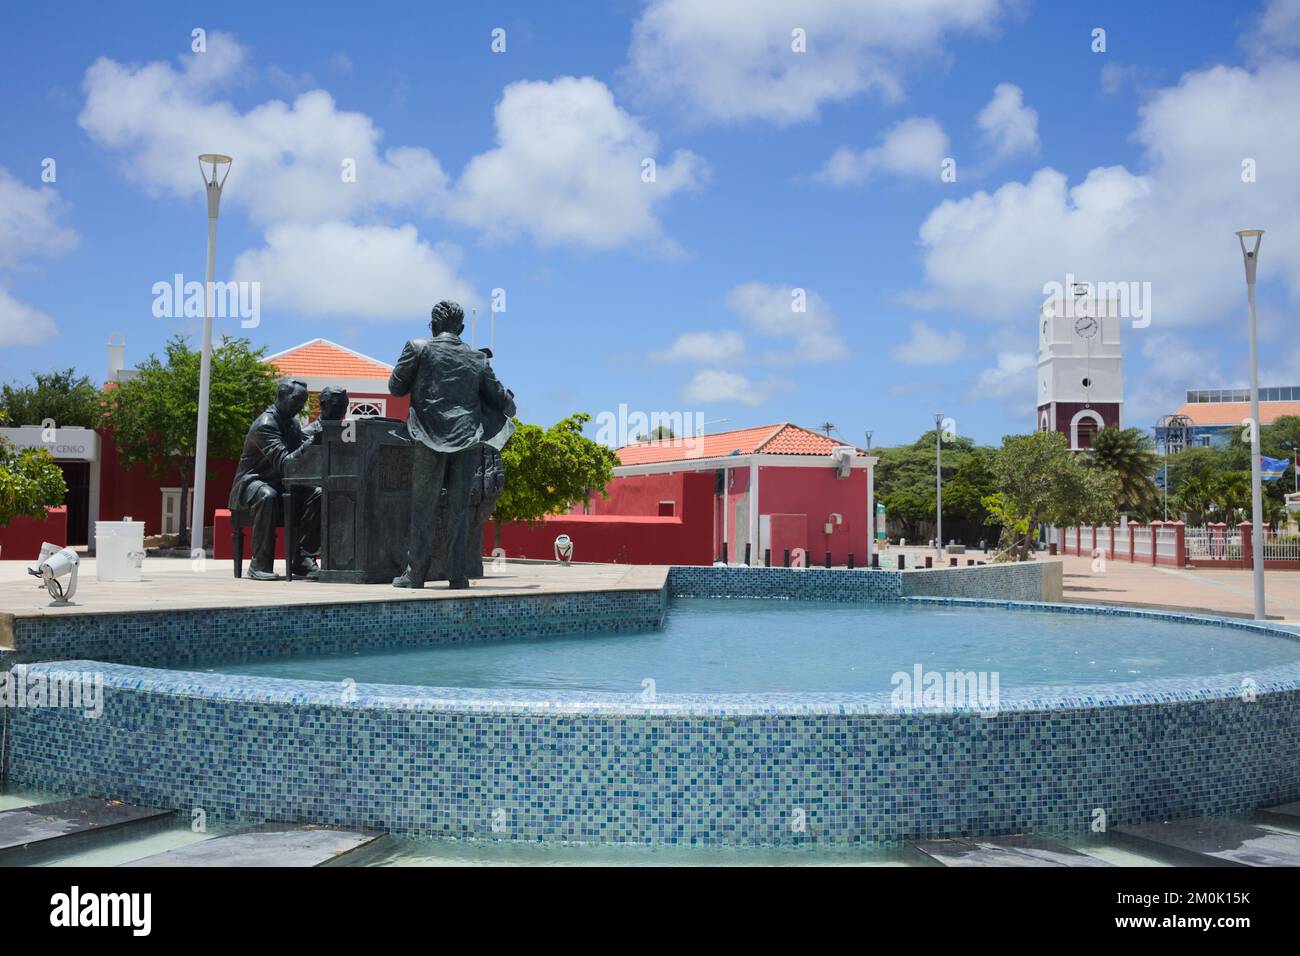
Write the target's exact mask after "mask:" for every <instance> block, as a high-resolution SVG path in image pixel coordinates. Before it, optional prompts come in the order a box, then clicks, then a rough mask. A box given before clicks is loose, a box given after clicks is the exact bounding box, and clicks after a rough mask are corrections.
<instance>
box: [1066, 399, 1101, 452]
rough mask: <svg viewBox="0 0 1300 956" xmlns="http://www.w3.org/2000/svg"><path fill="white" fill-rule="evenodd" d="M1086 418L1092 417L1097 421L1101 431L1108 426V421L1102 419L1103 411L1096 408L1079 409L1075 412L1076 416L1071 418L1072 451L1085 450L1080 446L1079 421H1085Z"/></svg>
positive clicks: (1098, 429) (1098, 428)
mask: <svg viewBox="0 0 1300 956" xmlns="http://www.w3.org/2000/svg"><path fill="white" fill-rule="evenodd" d="M1085 418H1091V419H1092V420H1093V421H1094V422H1096V423H1097V431H1101V430H1102V429H1103V428H1105V427H1106V422H1105V421H1104V420H1103V419H1102V417H1101V413H1100V412H1098V411H1097V410H1096V409H1095V408H1081V409H1079V410H1078V411H1077V412H1075V413H1074V417H1073V418H1071V419H1070V450H1071V451H1082V450H1083V449H1081V448H1080V447H1079V422H1081V421H1083V420H1084V419H1085Z"/></svg>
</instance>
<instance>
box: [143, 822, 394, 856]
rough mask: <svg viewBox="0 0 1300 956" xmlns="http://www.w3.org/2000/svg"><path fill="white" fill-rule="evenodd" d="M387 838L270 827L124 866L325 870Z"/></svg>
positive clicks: (301, 827)
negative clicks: (308, 867)
mask: <svg viewBox="0 0 1300 956" xmlns="http://www.w3.org/2000/svg"><path fill="white" fill-rule="evenodd" d="M386 835H387V834H385V833H384V832H383V831H382V830H344V829H340V828H337V827H325V826H314V825H311V824H302V825H298V824H285V823H268V824H266V825H265V826H260V827H255V828H253V829H251V830H241V831H239V832H238V833H229V834H226V835H224V836H217V837H213V838H212V839H210V840H201V841H199V842H198V843H190V844H187V845H186V846H180V847H176V848H175V849H171V850H166V851H164V852H162V853H156V854H154V855H153V856H146V857H143V858H141V859H139V860H132V861H131V862H130V863H124V864H122V865H123V866H249V867H252V866H281V867H284V866H294V867H305V866H325V865H327V864H329V863H333V862H336V861H338V860H340V859H341V858H342V857H344V856H347V855H348V854H351V853H353V852H355V851H357V850H360V849H362V848H363V847H368V846H370V845H372V844H374V843H375V842H376V841H377V840H380V839H382V838H383V837H385V836H386Z"/></svg>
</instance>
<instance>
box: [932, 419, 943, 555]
mask: <svg viewBox="0 0 1300 956" xmlns="http://www.w3.org/2000/svg"><path fill="white" fill-rule="evenodd" d="M934 560H935V561H936V562H942V561H943V412H935V413H934Z"/></svg>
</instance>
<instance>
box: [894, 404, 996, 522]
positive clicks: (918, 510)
mask: <svg viewBox="0 0 1300 956" xmlns="http://www.w3.org/2000/svg"><path fill="white" fill-rule="evenodd" d="M934 440H935V432H934V429H930V430H929V431H927V432H925V433H924V434H923V435H921V437H920V438H918V439H917V440H916V441H914V442H912V443H911V444H910V445H898V446H894V447H886V448H880V449H877V450H876V451H875V452H874V454H876V455H878V456H879V458H880V462H879V464H878V465H877V466H876V497H877V498H878V499H879V500H880V501H882V502H884V504H885V509H886V511H887V512H888V516H889V521H890V523H891V524H893V525H894V526H895V527H899V528H900V530H901V533H902V537H904V538H907V539H908V540H911V541H915V540H919V539H922V538H925V537H926V536H927V535H931V534H933V533H934V496H935V488H934V453H935V448H934ZM993 455H994V450H993V449H992V448H988V447H982V446H977V445H976V444H975V443H974V442H973V441H972V440H971V439H969V438H965V437H963V436H956V437H954V438H951V439H948V440H945V441H944V443H943V530H944V537H945V538H956V539H958V540H961V541H965V542H967V543H973V542H974V541H976V540H978V539H979V538H981V537H985V536H987V535H989V534H990V533H992V529H993V528H994V527H995V524H996V523H995V522H994V520H993V518H992V517H991V516H990V515H989V513H988V511H987V510H986V509H985V507H984V504H983V499H984V497H985V496H987V495H988V494H990V493H991V492H992V491H993V490H994V482H993V476H992V472H991V471H990V470H989V468H990V465H991V463H992V460H993Z"/></svg>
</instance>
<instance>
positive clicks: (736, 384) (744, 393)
mask: <svg viewBox="0 0 1300 956" xmlns="http://www.w3.org/2000/svg"><path fill="white" fill-rule="evenodd" d="M785 388H786V385H785V383H783V382H781V381H778V380H767V381H755V380H753V379H751V378H748V377H747V376H745V375H741V374H740V373H739V372H728V371H723V370H720V369H700V370H699V371H698V372H696V373H695V376H694V377H693V378H692V379H691V380H690V382H688V383H687V385H686V388H685V390H684V391H683V392H682V398H683V399H685V400H686V401H688V402H700V403H701V404H713V403H724V402H735V403H737V404H740V405H762V404H763V403H764V402H766V401H767V400H768V399H770V398H771V397H772V396H773V395H775V394H776V393H778V392H781V391H784V390H785Z"/></svg>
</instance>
